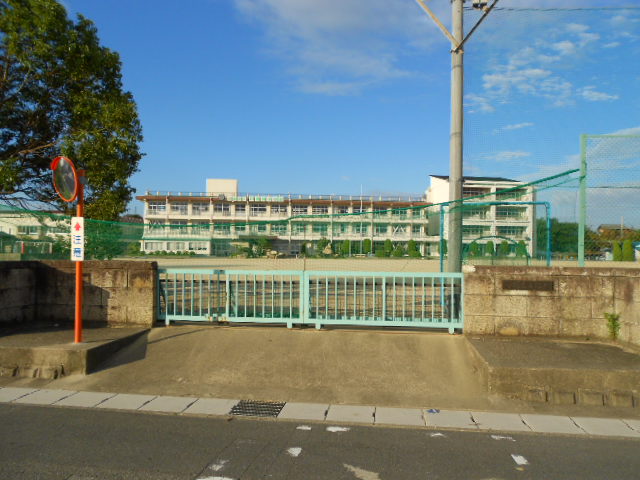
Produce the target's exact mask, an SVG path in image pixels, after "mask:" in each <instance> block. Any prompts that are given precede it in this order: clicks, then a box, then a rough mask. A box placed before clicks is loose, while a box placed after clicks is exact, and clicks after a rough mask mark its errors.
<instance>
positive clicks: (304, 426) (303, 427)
mask: <svg viewBox="0 0 640 480" xmlns="http://www.w3.org/2000/svg"><path fill="white" fill-rule="evenodd" d="M296 430H311V427H310V426H309V425H300V426H299V427H296Z"/></svg>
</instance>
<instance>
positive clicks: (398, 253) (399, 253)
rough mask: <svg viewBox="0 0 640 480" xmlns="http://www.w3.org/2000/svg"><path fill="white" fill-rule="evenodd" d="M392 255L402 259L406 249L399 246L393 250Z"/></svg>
mask: <svg viewBox="0 0 640 480" xmlns="http://www.w3.org/2000/svg"><path fill="white" fill-rule="evenodd" d="M391 255H392V256H394V257H396V258H398V257H402V256H403V255H404V248H402V245H397V246H396V248H394V249H393V252H391Z"/></svg>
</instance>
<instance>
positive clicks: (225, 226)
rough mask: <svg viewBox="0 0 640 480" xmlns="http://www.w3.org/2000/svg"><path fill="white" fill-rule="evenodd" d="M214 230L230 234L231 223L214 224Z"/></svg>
mask: <svg viewBox="0 0 640 480" xmlns="http://www.w3.org/2000/svg"><path fill="white" fill-rule="evenodd" d="M213 231H214V232H215V233H223V234H228V233H230V232H231V225H230V224H228V223H216V224H215V225H214V226H213Z"/></svg>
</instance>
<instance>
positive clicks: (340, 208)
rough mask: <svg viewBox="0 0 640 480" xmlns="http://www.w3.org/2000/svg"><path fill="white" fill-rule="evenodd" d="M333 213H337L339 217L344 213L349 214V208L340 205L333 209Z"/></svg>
mask: <svg viewBox="0 0 640 480" xmlns="http://www.w3.org/2000/svg"><path fill="white" fill-rule="evenodd" d="M333 213H338V214H340V215H344V214H345V213H349V207H347V206H345V205H340V206H337V207H333Z"/></svg>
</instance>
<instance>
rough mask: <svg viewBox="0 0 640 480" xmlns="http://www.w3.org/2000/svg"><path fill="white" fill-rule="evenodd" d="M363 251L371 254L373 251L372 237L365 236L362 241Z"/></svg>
mask: <svg viewBox="0 0 640 480" xmlns="http://www.w3.org/2000/svg"><path fill="white" fill-rule="evenodd" d="M362 253H364V254H365V255H369V254H370V253H371V239H369V238H365V239H364V242H362Z"/></svg>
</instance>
